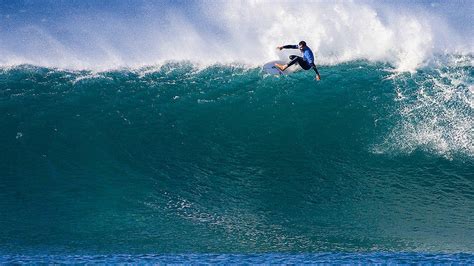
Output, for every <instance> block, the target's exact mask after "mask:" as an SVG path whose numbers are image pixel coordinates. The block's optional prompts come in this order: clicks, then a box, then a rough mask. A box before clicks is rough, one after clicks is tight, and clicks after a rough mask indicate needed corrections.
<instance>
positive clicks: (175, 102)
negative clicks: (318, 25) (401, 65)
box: [0, 56, 474, 263]
mask: <svg viewBox="0 0 474 266" xmlns="http://www.w3.org/2000/svg"><path fill="white" fill-rule="evenodd" d="M453 58H455V60H451V59H452V58H451V59H449V58H448V59H443V60H446V62H445V61H443V63H442V64H438V65H436V64H433V65H430V66H427V67H424V68H421V69H419V70H418V71H417V72H415V73H402V74H397V73H394V72H393V71H392V68H391V66H390V65H388V64H381V63H369V62H366V61H353V62H349V63H344V64H338V65H334V66H324V67H323V68H322V70H321V71H322V73H323V74H322V76H323V80H322V81H320V82H316V81H314V80H312V78H313V77H312V75H309V74H308V73H307V72H297V73H295V74H293V75H289V76H284V77H280V78H277V77H273V76H267V75H264V73H262V72H261V70H260V69H259V68H246V67H243V66H239V65H214V66H210V67H206V68H198V67H196V66H194V65H192V64H191V63H187V62H174V63H168V64H165V65H163V66H160V67H148V68H141V69H123V70H115V71H108V72H99V73H96V72H90V71H66V70H60V69H51V68H41V67H34V66H28V65H25V66H17V67H13V68H3V69H1V70H0V128H1V130H0V149H1V150H2V152H1V153H0V156H1V157H0V176H1V178H0V210H1V214H0V228H2V230H0V254H1V255H2V257H1V260H2V262H31V263H36V262H58V263H60V262H72V263H81V262H105V263H109V262H110V263H114V262H156V261H162V262H178V263H180V262H183V263H186V262H190V261H198V262H203V263H206V262H239V261H246V262H249V263H268V262H276V263H278V262H281V263H293V262H295V263H297V262H306V261H313V262H328V261H331V262H336V263H337V262H340V263H354V262H363V263H365V262H374V263H384V262H385V263H410V262H414V263H417V262H420V263H421V262H429V261H431V262H439V263H451V262H457V263H473V261H474V260H473V257H472V255H469V254H473V252H474V241H473V237H472V236H473V235H474V220H473V217H474V208H473V206H474V183H473V182H474V147H473V146H474V145H473V139H474V138H473V127H474V121H473V117H474V116H473V115H474V110H473V105H472V103H473V101H474V96H473V94H474V92H473V89H472V88H473V77H474V74H473V73H474V72H473V71H474V69H473V67H472V64H471V63H469V62H472V58H471V57H468V58H467V59H466V58H458V57H456V56H453ZM450 62H455V63H450ZM466 62H467V63H466ZM16 254H21V255H16ZM119 254H130V255H119ZM139 254H164V255H139ZM166 254H171V255H166ZM173 254H177V255H173ZM179 254H183V255H179ZM193 254H196V255H193ZM206 254H209V255H206ZM213 254H217V255H213ZM232 254H236V255H232ZM238 254H257V255H238ZM298 254H300V255H298Z"/></svg>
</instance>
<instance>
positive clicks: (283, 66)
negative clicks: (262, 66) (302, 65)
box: [275, 63, 288, 71]
mask: <svg viewBox="0 0 474 266" xmlns="http://www.w3.org/2000/svg"><path fill="white" fill-rule="evenodd" d="M275 66H276V67H278V69H280V70H281V71H285V69H286V68H287V67H288V66H286V65H281V64H278V63H275Z"/></svg>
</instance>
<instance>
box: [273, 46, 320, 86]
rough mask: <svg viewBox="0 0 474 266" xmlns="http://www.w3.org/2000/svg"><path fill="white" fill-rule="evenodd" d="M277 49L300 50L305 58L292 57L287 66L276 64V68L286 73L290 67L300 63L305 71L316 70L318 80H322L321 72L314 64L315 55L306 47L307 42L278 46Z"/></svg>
mask: <svg viewBox="0 0 474 266" xmlns="http://www.w3.org/2000/svg"><path fill="white" fill-rule="evenodd" d="M277 49H280V50H282V49H300V51H301V54H302V55H303V57H301V56H297V55H290V60H291V61H290V62H289V63H288V64H286V65H281V64H277V63H276V64H275V66H276V67H278V69H280V70H281V71H285V69H287V68H288V67H289V66H292V65H293V64H295V63H298V64H299V65H300V66H301V68H302V69H304V70H308V69H310V68H312V69H314V71H315V72H316V80H321V76H320V75H319V72H318V69H317V68H316V65H315V64H314V55H313V51H311V49H309V47H308V46H306V42H305V41H301V42H299V43H298V45H284V46H278V47H277Z"/></svg>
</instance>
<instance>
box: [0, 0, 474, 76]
mask: <svg viewBox="0 0 474 266" xmlns="http://www.w3.org/2000/svg"><path fill="white" fill-rule="evenodd" d="M188 5H189V6H190V7H189V8H190V9H192V10H191V11H189V10H183V9H178V8H176V7H172V6H168V7H167V6H166V5H158V4H156V6H153V5H151V7H150V5H144V6H143V10H142V13H139V14H137V18H136V19H133V20H130V19H124V18H121V16H120V15H118V14H117V15H114V14H113V13H112V14H108V15H104V14H96V13H94V10H93V9H92V10H88V12H90V13H84V12H83V13H79V14H76V15H75V16H74V17H71V18H69V17H68V18H67V19H57V25H56V28H57V27H59V28H60V29H61V30H62V31H63V32H62V33H57V32H56V31H55V30H53V29H52V28H51V27H48V26H45V25H43V24H44V23H43V24H41V23H39V24H37V25H30V24H28V25H20V26H18V28H17V29H15V30H12V31H1V29H0V34H2V40H3V41H2V42H0V53H1V56H0V65H2V66H7V65H15V64H16V65H17V64H33V65H40V66H47V67H59V68H70V69H95V70H107V69H113V68H123V67H131V68H139V67H143V66H145V65H156V64H162V63H163V62H165V61H169V60H173V61H179V60H188V61H192V62H198V63H200V64H214V63H235V62H239V63H243V64H247V65H254V66H256V65H261V64H263V63H264V62H266V61H270V60H275V59H285V60H286V59H287V56H288V55H289V54H290V53H291V52H290V51H277V50H276V49H275V47H276V46H278V45H282V44H295V43H297V42H298V41H300V40H306V41H307V43H308V44H309V46H310V47H311V48H312V49H313V51H314V52H315V54H316V60H317V63H318V64H336V63H340V62H345V61H349V60H357V59H367V60H371V61H386V62H390V63H391V64H393V65H394V66H395V68H396V69H397V70H398V71H414V70H415V69H416V68H418V67H420V66H422V65H423V64H425V63H426V61H427V59H428V58H430V57H431V55H432V54H433V53H439V52H443V53H445V52H448V53H449V52H463V53H472V52H473V51H474V49H473V45H472V43H470V39H469V38H470V37H468V36H467V37H463V36H462V34H458V33H457V32H456V31H454V30H453V29H451V28H450V27H449V23H446V21H445V20H444V18H442V17H440V16H438V15H437V14H435V13H433V12H430V10H423V12H420V10H419V9H418V10H410V9H409V8H407V7H399V6H384V5H383V4H380V3H377V5H376V6H375V4H373V3H371V2H369V3H362V2H354V1H334V2H327V1H298V2H287V1H257V0H253V1H250V0H249V1H244V2H242V1H222V2H221V1H213V2H209V1H202V2H193V3H188ZM163 9H164V10H163ZM190 14H192V16H190ZM58 25H59V26H58ZM293 52H297V51H293Z"/></svg>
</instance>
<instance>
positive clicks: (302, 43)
mask: <svg viewBox="0 0 474 266" xmlns="http://www.w3.org/2000/svg"><path fill="white" fill-rule="evenodd" d="M298 44H299V45H303V46H306V42H305V41H301V42H300V43H298Z"/></svg>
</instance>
